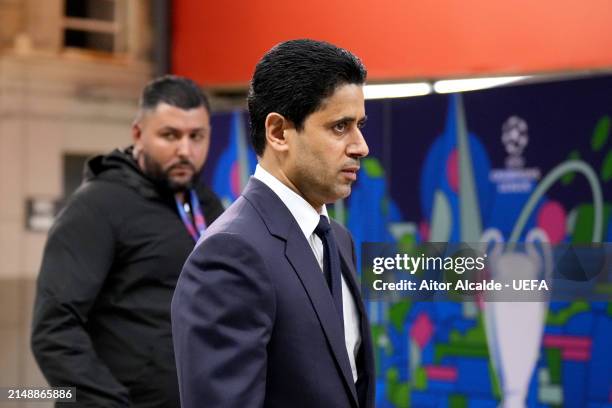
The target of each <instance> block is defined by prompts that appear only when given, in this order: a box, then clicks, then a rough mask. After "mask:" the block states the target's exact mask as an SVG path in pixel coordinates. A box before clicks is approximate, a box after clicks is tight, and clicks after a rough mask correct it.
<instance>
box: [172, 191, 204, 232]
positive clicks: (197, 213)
mask: <svg viewBox="0 0 612 408" xmlns="http://www.w3.org/2000/svg"><path fill="white" fill-rule="evenodd" d="M189 198H190V204H191V212H192V214H193V222H192V221H191V219H190V218H189V215H188V214H187V211H185V207H183V203H181V201H180V200H179V199H178V198H176V197H175V199H174V200H175V201H176V209H177V210H178V213H179V215H180V216H181V220H182V221H183V224H185V228H187V232H189V235H191V237H192V238H193V239H194V241H195V242H198V239H200V237H201V236H202V234H204V231H206V219H205V218H204V214H203V213H202V209H201V208H200V202H199V201H198V197H197V195H196V193H195V191H193V189H190V190H189ZM194 224H195V225H194Z"/></svg>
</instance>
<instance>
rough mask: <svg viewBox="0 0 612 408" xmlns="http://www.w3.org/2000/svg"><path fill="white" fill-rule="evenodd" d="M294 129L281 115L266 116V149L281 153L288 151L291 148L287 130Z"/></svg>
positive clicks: (270, 114) (272, 113) (273, 113)
mask: <svg viewBox="0 0 612 408" xmlns="http://www.w3.org/2000/svg"><path fill="white" fill-rule="evenodd" d="M292 128H293V125H292V123H291V122H290V121H289V120H287V119H286V118H285V117H284V116H283V115H281V114H280V113H276V112H270V113H268V116H266V148H268V147H269V148H271V149H272V150H275V151H279V152H280V151H286V150H287V149H288V148H289V146H288V143H287V130H288V129H292Z"/></svg>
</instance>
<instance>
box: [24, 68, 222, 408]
mask: <svg viewBox="0 0 612 408" xmlns="http://www.w3.org/2000/svg"><path fill="white" fill-rule="evenodd" d="M132 136H133V141H134V144H133V146H131V147H129V148H127V149H124V150H115V151H113V152H112V153H110V154H108V155H106V156H98V157H95V158H93V159H91V160H89V162H88V163H87V165H86V169H85V181H84V183H83V184H82V185H81V187H80V188H79V189H78V190H77V192H76V193H75V194H74V195H73V196H72V197H71V199H70V200H69V201H68V204H67V206H66V208H65V209H64V210H63V211H62V212H61V213H60V215H59V217H58V218H57V220H56V222H55V224H54V226H53V228H52V229H51V231H50V232H49V238H48V241H47V245H46V247H45V251H44V256H43V261H42V266H41V270H40V275H39V277H38V288H37V293H36V300H35V305H34V316H33V329H32V339H31V340H32V350H33V352H34V356H35V357H36V360H37V362H38V364H39V366H40V368H41V370H42V372H43V374H44V375H45V377H46V378H47V380H48V381H49V384H50V385H52V386H70V387H73V386H75V387H76V388H77V391H76V398H77V403H76V404H74V403H71V404H70V406H72V407H74V406H83V407H85V406H86V407H104V408H112V407H178V406H179V395H178V388H177V377H176V368H175V361H174V355H173V351H172V338H171V334H172V331H171V326H170V301H171V299H172V294H173V291H174V288H175V285H176V281H177V279H178V276H179V273H180V271H181V267H182V265H183V263H184V261H185V259H186V258H187V256H188V255H189V253H190V251H191V250H192V249H193V247H194V244H195V242H196V241H197V240H198V238H199V236H200V235H201V234H202V233H203V232H204V230H205V229H206V226H207V225H210V223H211V222H212V221H214V220H215V219H216V218H217V217H218V216H219V215H220V214H221V212H222V210H223V208H222V206H221V203H220V201H219V200H218V198H217V197H216V196H215V195H214V194H213V192H212V191H211V190H209V189H208V188H206V187H204V186H203V185H202V184H201V183H199V182H197V180H198V176H199V173H200V170H201V169H202V166H203V164H204V162H205V160H206V155H207V153H208V148H209V143H210V109H209V105H208V101H207V99H206V97H205V95H204V94H203V93H202V92H201V90H200V89H199V88H198V87H197V85H196V84H195V83H193V82H192V81H190V80H188V79H185V78H180V77H174V76H166V77H162V78H159V79H157V80H154V81H152V82H151V83H149V84H148V85H147V86H146V87H145V89H144V91H143V94H142V96H141V101H140V109H139V112H138V115H137V118H136V120H135V122H134V124H133V126H132ZM58 405H59V404H58Z"/></svg>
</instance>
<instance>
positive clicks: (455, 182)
mask: <svg viewBox="0 0 612 408" xmlns="http://www.w3.org/2000/svg"><path fill="white" fill-rule="evenodd" d="M446 180H447V181H448V185H449V186H450V188H451V190H453V191H454V192H455V193H456V192H457V191H459V154H458V152H457V149H454V150H453V151H452V152H451V153H450V154H449V155H448V159H447V160H446Z"/></svg>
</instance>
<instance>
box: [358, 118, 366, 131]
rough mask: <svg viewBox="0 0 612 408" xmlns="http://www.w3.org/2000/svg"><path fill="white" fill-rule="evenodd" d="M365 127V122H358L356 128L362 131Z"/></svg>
mask: <svg viewBox="0 0 612 408" xmlns="http://www.w3.org/2000/svg"><path fill="white" fill-rule="evenodd" d="M365 125H366V123H365V120H364V121H361V122H359V123H357V127H358V128H359V129H363V128H364V127H365Z"/></svg>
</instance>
